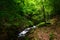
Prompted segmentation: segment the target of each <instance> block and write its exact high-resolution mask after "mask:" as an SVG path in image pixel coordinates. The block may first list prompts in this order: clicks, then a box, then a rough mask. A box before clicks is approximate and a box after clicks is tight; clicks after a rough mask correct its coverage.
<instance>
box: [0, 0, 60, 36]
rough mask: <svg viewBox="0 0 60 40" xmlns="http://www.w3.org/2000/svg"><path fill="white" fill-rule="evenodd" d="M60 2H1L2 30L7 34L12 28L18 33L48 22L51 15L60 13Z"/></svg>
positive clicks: (7, 0)
mask: <svg viewBox="0 0 60 40" xmlns="http://www.w3.org/2000/svg"><path fill="white" fill-rule="evenodd" d="M59 2H60V0H1V1H0V5H1V7H0V29H2V30H3V29H4V28H5V29H4V31H5V32H7V30H8V31H9V29H11V28H12V29H14V30H15V31H16V30H18V29H20V30H21V29H23V28H26V27H29V26H32V25H38V24H42V22H45V21H46V22H48V21H49V18H50V17H51V15H53V14H55V13H59V12H60V3H59ZM14 30H12V32H14ZM10 31H11V30H10ZM1 32H2V31H1ZM12 32H11V33H12ZM9 33H10V32H9ZM13 34H14V33H12V35H13ZM12 35H10V36H12ZM13 36H14V35H13Z"/></svg>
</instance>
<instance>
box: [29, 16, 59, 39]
mask: <svg viewBox="0 0 60 40" xmlns="http://www.w3.org/2000/svg"><path fill="white" fill-rule="evenodd" d="M29 37H30V39H31V40H60V17H59V16H55V17H53V18H52V19H51V25H49V26H43V27H40V28H36V29H35V31H34V32H33V33H32V34H29Z"/></svg>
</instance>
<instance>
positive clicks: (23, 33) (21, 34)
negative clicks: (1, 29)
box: [18, 26, 36, 38]
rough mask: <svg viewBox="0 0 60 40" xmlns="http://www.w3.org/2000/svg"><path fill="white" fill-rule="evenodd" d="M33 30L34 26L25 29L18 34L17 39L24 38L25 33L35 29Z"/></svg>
mask: <svg viewBox="0 0 60 40" xmlns="http://www.w3.org/2000/svg"><path fill="white" fill-rule="evenodd" d="M35 28H36V26H33V27H29V28H26V29H25V30H23V31H22V32H20V33H19V34H18V38H19V37H24V36H25V35H26V33H27V32H29V30H31V29H35Z"/></svg>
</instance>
